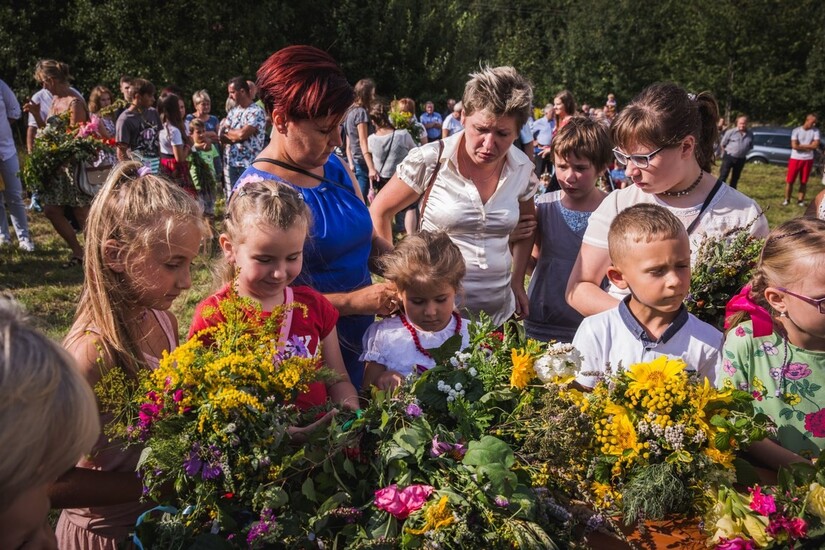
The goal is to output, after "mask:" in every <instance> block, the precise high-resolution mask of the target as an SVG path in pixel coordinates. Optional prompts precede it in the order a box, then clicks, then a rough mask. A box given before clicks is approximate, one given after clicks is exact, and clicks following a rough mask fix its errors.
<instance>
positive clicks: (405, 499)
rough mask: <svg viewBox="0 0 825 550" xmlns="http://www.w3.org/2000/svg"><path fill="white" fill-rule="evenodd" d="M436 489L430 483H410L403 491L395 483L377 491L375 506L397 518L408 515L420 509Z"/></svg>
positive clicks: (404, 517) (405, 517)
mask: <svg viewBox="0 0 825 550" xmlns="http://www.w3.org/2000/svg"><path fill="white" fill-rule="evenodd" d="M434 490H435V489H434V488H433V487H431V486H430V485H410V486H409V487H405V488H404V489H402V490H401V491H399V490H398V485H396V484H395V483H393V484H392V485H389V486H387V487H384V488H383V489H378V490H377V491H375V501H374V504H375V507H376V508H378V509H379V510H384V511H385V512H388V513H390V514H392V515H393V516H395V517H396V518H397V519H407V517H408V516H409V515H410V514H412V513H413V512H415V511H416V510H420V509H421V507H422V506H424V503H425V502H427V499H428V498H429V496H430V495H431V494H432V493H433V491H434Z"/></svg>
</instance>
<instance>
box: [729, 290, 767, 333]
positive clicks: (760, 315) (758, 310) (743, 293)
mask: <svg viewBox="0 0 825 550" xmlns="http://www.w3.org/2000/svg"><path fill="white" fill-rule="evenodd" d="M740 311H743V312H745V313H747V314H748V315H749V316H750V318H751V321H752V322H753V335H754V336H767V335H769V334H771V333H772V332H773V319H772V318H771V314H770V313H768V310H766V309H765V308H764V307H762V306H760V305H759V304H757V303H756V302H754V301H753V300H752V299H751V285H745V287H744V288H743V289H742V290H740V291H739V294H737V295H736V296H734V297H733V298H731V299H730V301H729V302H728V303H727V305H726V306H725V328H726V329H728V328H730V318H731V316H733V314H734V313H738V312H740Z"/></svg>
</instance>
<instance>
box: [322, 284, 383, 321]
mask: <svg viewBox="0 0 825 550" xmlns="http://www.w3.org/2000/svg"><path fill="white" fill-rule="evenodd" d="M397 295H398V291H397V289H396V288H395V285H394V284H392V283H376V284H374V285H369V286H365V287H364V288H359V289H358V290H353V291H351V292H331V293H329V294H324V298H326V299H327V300H329V301H330V302H332V305H333V306H335V309H337V310H338V314H339V315H390V314H391V313H393V312H394V311H396V310H397V309H398V300H397Z"/></svg>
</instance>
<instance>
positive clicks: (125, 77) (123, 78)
mask: <svg viewBox="0 0 825 550" xmlns="http://www.w3.org/2000/svg"><path fill="white" fill-rule="evenodd" d="M134 81H135V79H134V77H133V76H130V75H128V74H124V75H120V83H121V84H132V82H134Z"/></svg>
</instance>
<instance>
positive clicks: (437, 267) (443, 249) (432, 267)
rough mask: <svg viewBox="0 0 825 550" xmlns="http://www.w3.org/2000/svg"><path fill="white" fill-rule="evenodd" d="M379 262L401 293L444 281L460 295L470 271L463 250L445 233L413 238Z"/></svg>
mask: <svg viewBox="0 0 825 550" xmlns="http://www.w3.org/2000/svg"><path fill="white" fill-rule="evenodd" d="M378 262H379V263H380V264H381V267H382V268H383V272H384V278H385V279H387V280H389V281H392V282H394V283H395V286H396V287H398V290H400V291H404V290H406V289H408V288H409V287H411V286H413V285H416V284H426V285H429V284H432V283H434V282H443V283H447V284H448V285H450V286H451V287H452V288H454V289H455V290H456V292H457V291H459V290H460V289H461V281H462V279H464V275H465V274H466V272H467V266H466V265H465V263H464V257H463V256H462V255H461V251H460V250H459V249H458V246H456V245H455V243H453V241H452V240H450V237H449V236H448V235H447V233H445V232H443V231H421V232H420V233H416V234H415V235H409V236H407V237H405V238H404V240H403V241H401V242H400V243H399V244H398V246H397V247H395V250H393V251H392V252H390V253H389V254H386V255H384V256H381V258H380V259H379V260H378Z"/></svg>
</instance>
